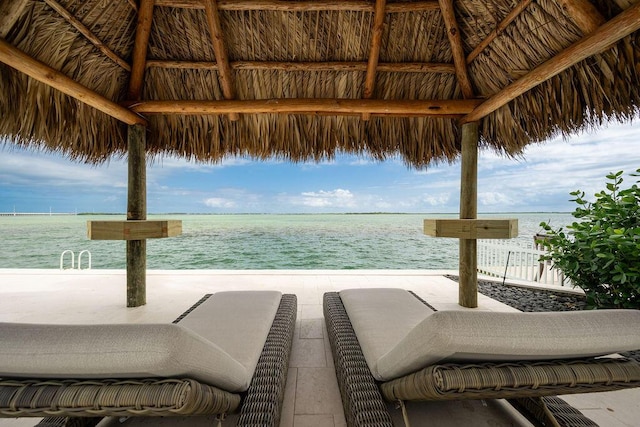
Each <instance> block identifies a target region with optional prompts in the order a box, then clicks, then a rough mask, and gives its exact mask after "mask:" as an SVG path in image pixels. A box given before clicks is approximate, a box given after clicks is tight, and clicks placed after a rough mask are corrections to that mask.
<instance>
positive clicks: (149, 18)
mask: <svg viewBox="0 0 640 427" xmlns="http://www.w3.org/2000/svg"><path fill="white" fill-rule="evenodd" d="M153 7H154V0H141V2H140V9H139V10H138V24H137V26H136V39H135V42H134V45H133V63H132V65H131V77H130V79H129V91H128V93H127V97H128V99H129V100H130V101H136V100H138V99H140V95H141V93H142V84H143V79H144V70H145V68H146V66H145V63H146V61H147V48H148V46H149V35H150V34H151V24H152V22H153Z"/></svg>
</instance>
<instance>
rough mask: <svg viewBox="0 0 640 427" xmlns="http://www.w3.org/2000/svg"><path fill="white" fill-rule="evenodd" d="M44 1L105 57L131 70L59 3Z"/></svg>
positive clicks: (54, 0) (53, 0)
mask: <svg viewBox="0 0 640 427" xmlns="http://www.w3.org/2000/svg"><path fill="white" fill-rule="evenodd" d="M44 2H45V3H46V4H47V5H49V7H50V8H51V9H53V10H55V11H56V12H58V14H60V16H62V17H63V18H64V19H65V20H66V21H67V22H68V23H69V24H71V25H72V26H73V27H74V28H75V29H76V30H78V31H79V32H80V34H82V35H83V36H85V37H86V38H87V40H89V41H90V42H91V43H92V44H93V45H94V46H95V47H96V48H97V49H98V50H99V51H100V52H102V53H103V54H104V55H105V56H106V57H108V58H109V59H111V60H112V61H113V62H115V63H116V64H118V65H119V66H121V67H122V68H124V69H125V70H127V71H131V66H130V65H129V64H128V63H127V62H126V61H125V60H124V59H122V58H120V57H119V56H118V54H117V53H115V52H114V51H112V50H111V49H109V47H108V46H106V45H105V44H104V43H103V42H102V40H100V39H99V38H98V37H96V36H95V35H94V34H93V33H92V32H91V30H89V29H88V28H87V27H86V26H85V25H84V24H83V23H82V22H80V21H79V20H78V19H76V18H75V17H74V16H73V15H72V14H71V13H69V11H68V10H67V9H65V8H64V7H63V6H62V5H61V4H60V3H58V2H57V1H56V0H44Z"/></svg>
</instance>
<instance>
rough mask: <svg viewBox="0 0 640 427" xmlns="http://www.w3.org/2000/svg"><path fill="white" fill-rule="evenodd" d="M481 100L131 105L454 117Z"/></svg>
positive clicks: (194, 110) (162, 110)
mask: <svg viewBox="0 0 640 427" xmlns="http://www.w3.org/2000/svg"><path fill="white" fill-rule="evenodd" d="M480 102H481V100H476V99H465V100H462V99H456V100H429V101H423V100H383V99H346V98H340V99H328V98H313V99H312V98H306V99H304V98H299V99H296V98H284V99H259V100H232V101H227V100H222V101H141V102H138V103H135V104H133V105H131V106H130V109H131V110H132V111H135V112H137V113H144V114H182V115H200V114H231V113H237V114H270V113H276V114H312V115H313V114H327V115H362V114H372V115H373V114H375V115H400V116H412V117H420V116H455V115H461V114H467V113H469V112H470V111H472V110H473V109H474V107H475V106H477V105H478V104H480Z"/></svg>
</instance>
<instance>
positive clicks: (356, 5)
mask: <svg viewBox="0 0 640 427" xmlns="http://www.w3.org/2000/svg"><path fill="white" fill-rule="evenodd" d="M203 1H206V0H157V1H156V6H165V7H176V8H181V9H204V3H203ZM218 9H219V10H273V11H280V12H317V11H327V10H333V11H351V12H373V11H374V10H375V4H373V3H372V2H371V1H369V0H312V1H309V0H307V1H303V0H300V1H286V0H285V1H283V0H218ZM438 9H439V6H438V2H437V1H436V0H426V1H416V2H397V3H390V4H388V5H387V10H386V11H387V13H403V12H427V11H432V10H438Z"/></svg>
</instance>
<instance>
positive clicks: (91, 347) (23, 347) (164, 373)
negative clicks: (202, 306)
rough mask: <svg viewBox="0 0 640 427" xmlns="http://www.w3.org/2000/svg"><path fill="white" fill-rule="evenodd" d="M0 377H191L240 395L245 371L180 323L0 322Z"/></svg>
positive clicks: (243, 386) (221, 351) (244, 380)
mask: <svg viewBox="0 0 640 427" xmlns="http://www.w3.org/2000/svg"><path fill="white" fill-rule="evenodd" d="M2 376H7V377H17V378H29V377H33V378H78V379H80V378H150V377H169V378H184V377H188V378H193V379H196V380H198V381H202V382H205V383H208V384H211V385H214V386H217V387H219V388H222V389H224V390H228V391H240V390H243V389H244V388H245V387H246V378H247V371H246V369H245V368H244V367H243V366H242V365H241V364H240V363H238V362H237V361H235V360H234V359H233V358H232V357H231V356H229V355H228V354H227V353H226V352H225V351H224V350H222V349H221V348H220V347H218V346H217V345H215V344H214V343H212V342H210V341H207V340H205V339H203V338H202V337H200V336H199V335H197V334H195V333H193V332H191V331H190V330H189V329H186V328H184V327H182V326H180V325H173V324H135V325H134V324H119V325H38V324H25V323H0V377H2Z"/></svg>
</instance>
